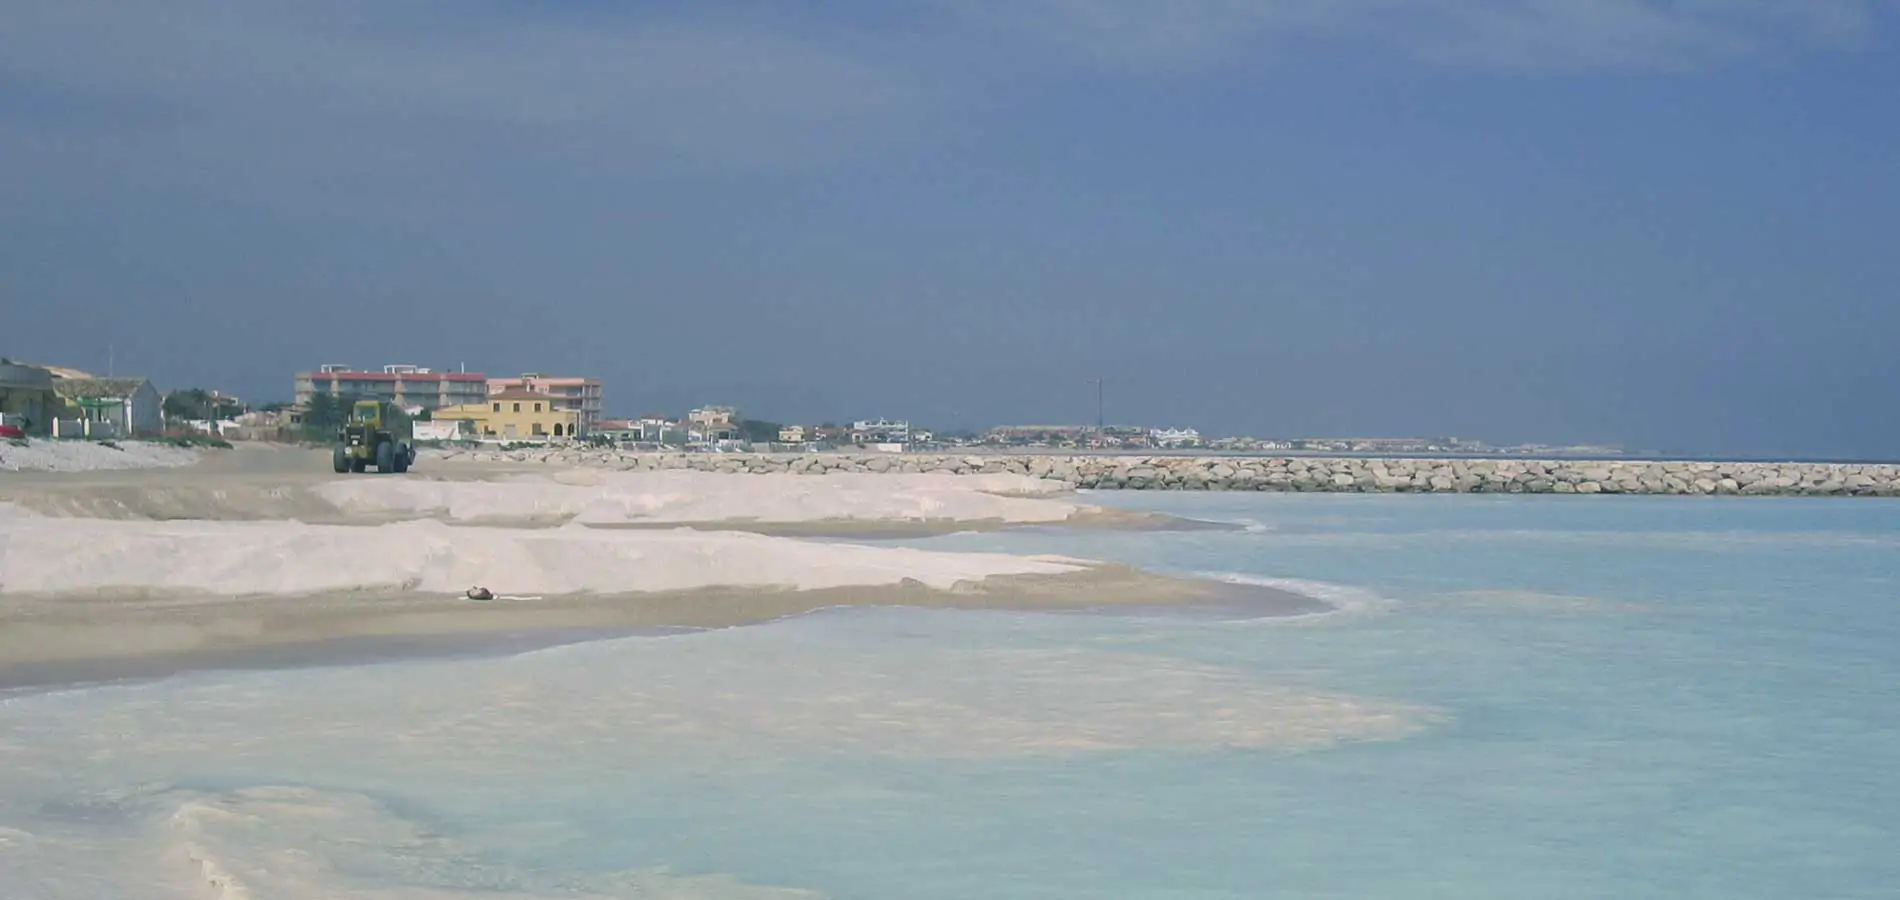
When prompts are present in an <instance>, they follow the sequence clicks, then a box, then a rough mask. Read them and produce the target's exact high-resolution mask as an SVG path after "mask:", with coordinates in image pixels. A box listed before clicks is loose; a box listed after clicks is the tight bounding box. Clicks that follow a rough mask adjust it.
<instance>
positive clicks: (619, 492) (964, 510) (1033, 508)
mask: <svg viewBox="0 0 1900 900" xmlns="http://www.w3.org/2000/svg"><path fill="white" fill-rule="evenodd" d="M1062 490H1066V488H1065V487H1064V486H1063V485H1061V484H1059V483H1057V482H1052V481H1044V480H1040V479H1035V478H1028V477H1025V476H1019V475H994V476H953V475H860V474H850V475H843V474H841V475H830V476H825V477H813V476H804V475H779V474H774V475H721V474H715V473H708V472H686V471H664V472H599V471H587V470H575V471H571V472H562V473H558V474H556V475H552V476H547V475H518V476H512V477H508V478H505V479H503V480H500V481H425V480H422V479H419V478H403V479H363V478H353V479H347V480H340V481H333V482H329V483H326V484H323V485H320V486H318V487H317V488H316V492H317V494H318V496H320V497H322V498H323V499H324V500H326V501H328V502H330V503H332V504H335V505H336V506H337V507H339V508H340V509H342V510H343V511H344V512H346V513H354V514H380V515H424V516H435V517H441V518H445V519H448V520H450V521H462V522H471V521H510V520H515V521H519V520H529V519H558V520H564V521H566V520H571V521H575V522H580V523H584V524H590V525H609V524H679V523H689V522H690V523H711V522H730V521H750V522H818V521H859V522H865V521H876V522H917V521H959V522H973V521H994V522H1005V523H1010V524H1028V523H1044V522H1060V521H1063V520H1065V519H1067V518H1069V517H1070V516H1071V515H1073V514H1074V513H1075V512H1076V511H1077V510H1078V509H1080V507H1078V506H1076V505H1075V504H1072V503H1067V502H1063V501H1059V500H1053V499H1047V498H1046V497H1044V496H1036V495H1049V494H1054V493H1057V492H1059V491H1062ZM1003 494H1009V495H1011V496H1002V495H1003Z"/></svg>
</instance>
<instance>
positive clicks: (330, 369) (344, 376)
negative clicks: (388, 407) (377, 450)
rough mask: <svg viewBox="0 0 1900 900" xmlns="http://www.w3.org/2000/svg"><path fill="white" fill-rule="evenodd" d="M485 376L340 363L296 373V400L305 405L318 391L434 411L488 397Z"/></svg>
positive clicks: (420, 368) (479, 401) (417, 368)
mask: <svg viewBox="0 0 1900 900" xmlns="http://www.w3.org/2000/svg"><path fill="white" fill-rule="evenodd" d="M488 393H489V391H488V376H486V375H483V374H481V373H479V372H437V371H435V370H433V369H425V368H423V367H421V366H411V365H387V366H384V367H383V368H382V371H379V372H370V371H359V370H357V369H355V368H353V367H351V366H348V365H345V364H342V363H329V364H326V365H322V366H318V367H317V370H316V371H314V372H298V373H297V381H296V394H297V403H298V404H299V405H306V406H307V405H309V403H310V398H311V397H314V396H316V395H318V394H329V395H331V396H334V397H347V396H353V397H360V398H362V399H365V400H382V401H385V402H388V403H393V404H395V405H396V406H399V407H402V408H404V409H416V408H421V409H427V410H437V409H442V408H443V407H447V406H462V405H466V404H470V403H481V402H484V401H486V400H487V399H488Z"/></svg>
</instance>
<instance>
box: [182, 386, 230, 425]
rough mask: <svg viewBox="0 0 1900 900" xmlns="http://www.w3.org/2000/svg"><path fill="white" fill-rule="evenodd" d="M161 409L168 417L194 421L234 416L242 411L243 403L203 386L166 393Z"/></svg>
mask: <svg viewBox="0 0 1900 900" xmlns="http://www.w3.org/2000/svg"><path fill="white" fill-rule="evenodd" d="M163 409H164V411H165V417H166V418H168V419H173V420H187V419H188V420H194V421H206V420H214V419H230V418H236V417H237V416H238V415H239V414H241V413H243V412H244V406H243V404H241V403H238V402H237V401H235V400H232V399H231V398H229V397H219V396H217V395H215V394H213V393H212V392H210V391H207V390H205V389H204V388H186V389H185V390H182V391H172V392H171V393H169V394H166V395H165V402H164V404H163Z"/></svg>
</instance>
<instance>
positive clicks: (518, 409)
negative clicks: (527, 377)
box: [515, 403, 521, 412]
mask: <svg viewBox="0 0 1900 900" xmlns="http://www.w3.org/2000/svg"><path fill="white" fill-rule="evenodd" d="M520 411H521V404H519V403H517V404H515V412H520Z"/></svg>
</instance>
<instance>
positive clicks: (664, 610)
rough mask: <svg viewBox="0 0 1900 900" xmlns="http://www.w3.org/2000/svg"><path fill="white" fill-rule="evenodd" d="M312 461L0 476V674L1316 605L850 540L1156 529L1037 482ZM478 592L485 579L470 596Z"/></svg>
mask: <svg viewBox="0 0 1900 900" xmlns="http://www.w3.org/2000/svg"><path fill="white" fill-rule="evenodd" d="M318 456H319V454H315V453H311V452H308V451H302V450H264V449H244V450H237V451H224V452H217V453H211V454H209V455H207V456H206V458H205V459H204V460H203V461H201V462H199V463H197V464H195V465H190V466H186V467H182V468H168V469H163V470H158V469H153V470H146V471H133V470H119V471H105V472H85V473H78V472H72V473H46V474H38V475H18V476H10V477H9V479H8V480H7V481H6V482H5V483H4V484H0V622H4V623H5V627H4V629H0V686H20V685H25V684H44V683H52V682H61V681H71V680H84V679H87V678H98V677H116V676H121V675H126V674H139V673H154V674H156V673H163V672H171V671H179V670H183V669H190V668H198V667H205V666H229V665H243V666H253V665H273V664H291V663H285V662H284V661H285V660H289V661H293V663H294V662H309V661H320V660H322V659H325V658H326V656H328V655H334V656H337V657H341V658H349V657H351V656H352V655H355V654H360V653H363V652H372V653H406V652H443V651H455V650H458V649H474V650H480V649H482V648H484V647H496V646H509V645H513V644H518V643H525V644H528V645H532V644H536V643H548V642H556V641H562V640H572V639H574V636H575V635H585V634H590V633H603V634H611V633H626V632H628V631H631V630H638V629H648V628H670V627H688V628H709V627H729V626H736V625H745V624H752V623H758V622H764V621H770V620H773V619H778V618H783V617H786V616H793V615H799V614H802V613H807V612H810V611H813V610H818V609H823V608H827V607H835V606H857V605H902V606H922V607H940V608H990V609H996V608H1006V609H1021V610H1087V609H1097V608H1108V607H1127V606H1156V607H1163V606H1182V605H1210V606H1221V607H1230V608H1234V609H1239V610H1244V611H1245V612H1246V614H1249V615H1292V614H1301V613H1310V612H1316V611H1320V610H1323V609H1324V608H1325V606H1324V604H1322V603H1319V602H1318V601H1314V600H1311V599H1309V598H1305V597H1301V596H1298V595H1295V594H1291V593H1288V592H1285V591H1280V590H1276V589H1272V588H1266V587H1258V586H1247V585H1232V584H1225V583H1220V582H1212V581H1201V580H1194V579H1183V578H1173V577H1164V576H1160V575H1155V574H1151V573H1147V572H1142V571H1139V570H1136V569H1132V568H1128V567H1125V566H1110V565H1101V564H1097V563H1093V562H1090V561H1087V560H1076V559H1064V558H1055V557H1023V556H1010V555H1005V554H972V553H948V552H934V551H926V550H917V549H911V548H902V547H892V546H878V545H877V544H875V542H872V543H859V542H858V540H857V539H864V540H870V539H872V538H877V537H897V536H910V535H917V534H930V533H941V532H947V531H956V530H975V529H983V528H1001V527H1120V528H1127V527H1170V524H1171V523H1169V522H1166V521H1161V520H1158V519H1148V518H1142V517H1136V516H1130V515H1127V514H1121V513H1114V512H1110V511H1106V510H1099V509H1096V508H1093V507H1089V506H1086V505H1084V504H1082V503H1079V502H1078V501H1077V500H1076V498H1075V497H1074V496H1073V495H1070V494H1068V493H1066V492H1065V491H1064V490H1063V489H1062V488H1061V486H1060V485H1055V484H1053V483H1050V482H1042V481H1038V480H1036V479H1030V478H1018V477H1013V476H1012V477H1004V478H982V479H972V478H947V477H941V476H928V475H920V476H894V475H879V476H869V477H862V478H850V477H839V478H801V477H794V476H782V477H774V476H727V475H711V474H705V473H691V472H653V473H600V472H581V471H572V472H560V471H557V472H548V471H547V470H546V468H545V467H540V468H539V469H538V470H537V471H534V472H523V471H520V470H518V469H511V468H509V467H506V466H483V467H477V466H445V467H442V468H443V470H442V471H436V472H427V471H418V472H417V473H415V474H413V475H410V476H408V477H402V478H396V477H390V478H384V477H378V476H335V475H332V474H330V473H328V472H327V471H324V470H323V467H322V465H321V463H322V462H323V460H321V459H319V458H318ZM1172 525H1173V527H1183V526H1184V523H1172ZM801 537H806V538H809V537H828V538H834V540H827V541H822V542H816V541H811V540H801V539H799V538H801ZM835 538H848V539H851V540H848V541H841V540H835ZM473 586H483V587H488V588H490V589H492V590H493V591H494V592H495V593H496V594H497V595H498V596H497V597H496V598H495V599H493V600H489V601H476V600H470V599H468V598H467V597H465V596H464V595H463V594H464V592H465V591H466V589H467V588H469V587H473ZM352 642H354V643H352ZM365 642H369V643H365ZM326 648H328V649H327V650H326Z"/></svg>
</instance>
